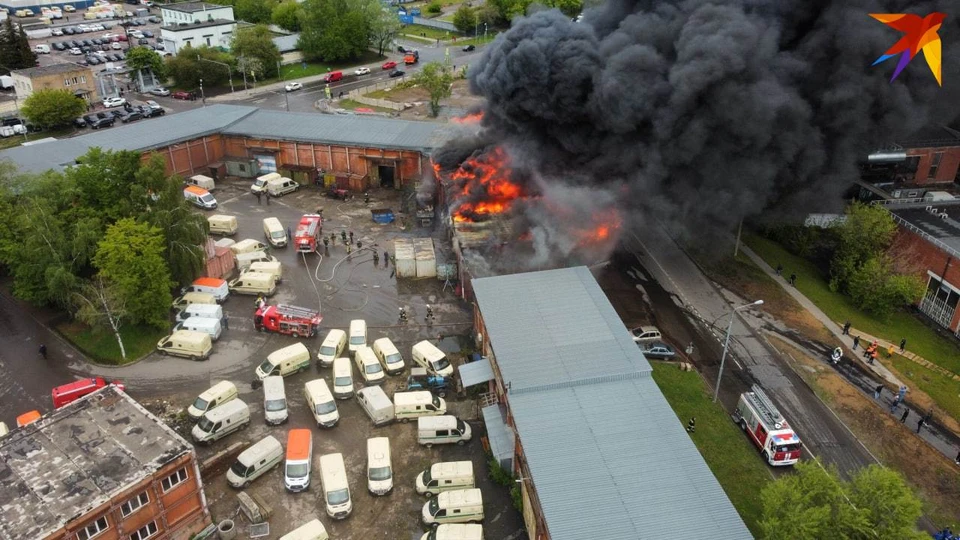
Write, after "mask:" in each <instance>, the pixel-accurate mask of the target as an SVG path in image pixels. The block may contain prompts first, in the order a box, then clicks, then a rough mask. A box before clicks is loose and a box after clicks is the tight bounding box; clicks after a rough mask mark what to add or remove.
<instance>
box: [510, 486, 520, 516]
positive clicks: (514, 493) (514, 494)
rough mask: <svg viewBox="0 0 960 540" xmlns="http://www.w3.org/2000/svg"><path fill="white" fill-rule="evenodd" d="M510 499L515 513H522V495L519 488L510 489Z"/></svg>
mask: <svg viewBox="0 0 960 540" xmlns="http://www.w3.org/2000/svg"><path fill="white" fill-rule="evenodd" d="M510 498H511V499H513V507H514V508H516V509H517V512H520V513H521V514H522V513H523V495H522V494H521V493H520V486H513V487H512V488H510Z"/></svg>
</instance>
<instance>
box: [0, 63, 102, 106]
mask: <svg viewBox="0 0 960 540" xmlns="http://www.w3.org/2000/svg"><path fill="white" fill-rule="evenodd" d="M10 75H11V76H12V77H13V87H14V90H15V91H16V92H17V99H26V98H28V97H30V95H31V94H33V93H34V92H36V91H37V90H69V91H71V92H73V95H75V96H77V97H79V98H82V99H83V100H84V101H86V102H87V103H93V102H95V101H97V81H96V79H95V78H94V77H93V72H92V71H90V68H88V67H84V66H81V65H79V64H53V65H52V66H43V67H34V68H27V69H18V70H14V71H12V72H11V73H10Z"/></svg>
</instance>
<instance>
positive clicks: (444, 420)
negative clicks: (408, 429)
mask: <svg viewBox="0 0 960 540" xmlns="http://www.w3.org/2000/svg"><path fill="white" fill-rule="evenodd" d="M472 437H473V430H472V429H470V424H468V423H466V422H464V421H463V420H460V419H459V418H457V417H456V416H449V415H444V416H421V417H420V418H417V442H418V443H420V444H422V445H424V446H426V447H427V448H430V447H431V446H433V445H435V444H451V443H457V444H459V445H460V446H463V444H464V443H466V442H467V441H469V440H470V439H471V438H472Z"/></svg>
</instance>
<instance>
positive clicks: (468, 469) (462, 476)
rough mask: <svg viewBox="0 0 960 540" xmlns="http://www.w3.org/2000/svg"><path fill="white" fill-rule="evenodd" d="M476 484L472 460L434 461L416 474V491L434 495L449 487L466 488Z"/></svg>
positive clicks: (447, 489) (449, 488)
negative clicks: (427, 467)
mask: <svg viewBox="0 0 960 540" xmlns="http://www.w3.org/2000/svg"><path fill="white" fill-rule="evenodd" d="M476 486H477V480H476V478H474V476H473V462H472V461H443V462H440V463H434V464H433V465H431V466H430V468H429V469H426V470H424V471H423V472H422V473H420V474H418V475H417V493H419V494H421V495H426V496H427V497H429V496H431V495H436V494H437V493H440V492H442V491H449V490H451V489H467V488H472V487H476Z"/></svg>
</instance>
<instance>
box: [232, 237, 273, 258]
mask: <svg viewBox="0 0 960 540" xmlns="http://www.w3.org/2000/svg"><path fill="white" fill-rule="evenodd" d="M266 249H267V245H266V244H264V243H263V242H261V241H259V240H254V239H253V238H244V239H243V240H240V241H239V242H237V243H236V244H233V245H232V246H230V251H232V252H233V254H234V255H240V254H241V253H252V252H254V251H264V250H266Z"/></svg>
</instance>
